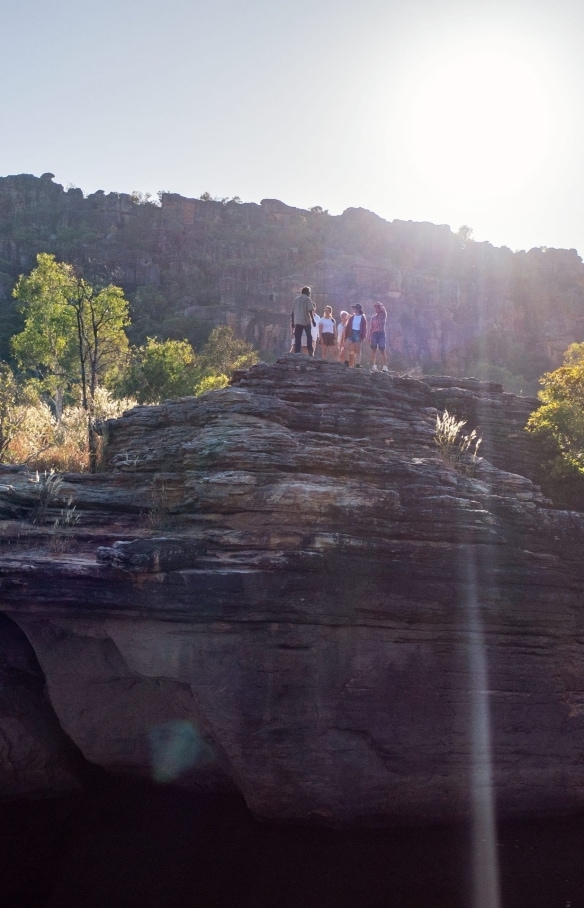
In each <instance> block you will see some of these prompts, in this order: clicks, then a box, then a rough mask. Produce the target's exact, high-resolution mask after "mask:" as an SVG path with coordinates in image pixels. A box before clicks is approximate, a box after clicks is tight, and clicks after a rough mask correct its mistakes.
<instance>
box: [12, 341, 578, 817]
mask: <svg viewBox="0 0 584 908" xmlns="http://www.w3.org/2000/svg"><path fill="white" fill-rule="evenodd" d="M533 405H534V402H533V401H530V400H529V399H526V398H517V397H514V396H513V395H509V394H504V393H503V392H502V391H501V388H500V386H497V385H488V384H481V383H479V382H474V381H467V382H459V383H456V382H453V381H452V380H449V379H443V378H437V377H434V378H432V379H428V380H427V381H424V382H423V381H416V380H413V379H409V378H400V377H398V376H397V375H385V374H376V375H369V374H364V373H360V372H358V371H356V370H347V369H344V368H343V367H342V366H340V365H337V364H331V363H323V362H321V361H317V360H309V359H308V358H305V357H294V356H290V357H284V358H283V359H281V360H280V361H278V362H277V363H276V364H274V365H271V366H267V365H263V364H260V365H258V366H256V367H254V368H252V369H251V370H249V371H248V372H245V373H241V374H238V375H236V376H235V378H234V383H233V385H232V386H231V387H229V388H227V389H225V390H222V391H216V392H212V393H209V394H207V395H204V396H203V397H201V398H198V399H190V398H189V399H183V400H180V401H175V402H167V403H165V404H164V405H162V406H159V407H141V408H136V409H134V410H132V411H130V412H128V413H127V414H125V415H124V416H123V417H122V418H121V419H119V420H117V421H115V422H112V423H110V424H109V425H108V426H107V427H106V435H107V449H106V464H105V466H106V472H103V473H101V474H98V475H96V476H88V475H83V476H81V475H73V474H68V475H67V476H66V477H65V480H64V482H63V484H62V486H61V487H60V489H59V492H58V495H59V501H52V502H49V503H48V505H47V507H46V508H45V510H44V511H43V512H42V518H39V516H38V515H39V488H38V483H34V482H31V481H30V479H31V477H29V476H28V475H27V473H26V472H25V471H24V470H19V469H15V468H12V469H8V468H4V469H3V470H2V472H1V474H0V514H1V515H2V517H3V519H4V521H3V523H2V524H1V527H2V536H1V539H2V542H3V543H4V547H3V555H2V558H1V560H0V609H1V610H2V612H3V613H4V615H5V616H7V617H6V619H5V620H6V621H9V623H10V626H11V628H13V635H18V634H19V633H20V634H21V635H22V634H24V635H25V638H26V640H25V639H24V638H23V637H22V636H21V642H22V644H23V646H24V645H25V643H26V641H28V642H29V643H30V644H32V647H33V648H34V653H35V654H36V659H38V663H39V665H40V669H41V670H42V672H43V673H44V676H45V678H46V691H47V695H48V704H47V703H46V702H45V705H46V708H47V709H48V710H49V712H50V713H51V716H52V719H51V721H55V719H54V717H55V716H56V717H57V719H58V724H59V726H60V729H61V730H62V733H63V735H64V736H66V738H68V739H69V741H70V742H73V743H74V745H75V746H76V747H77V748H78V749H79V750H80V751H81V753H82V755H83V756H84V757H85V759H86V760H88V761H90V762H92V763H97V764H99V765H101V766H103V767H105V768H107V769H111V770H123V771H126V772H131V773H137V774H149V775H153V776H154V777H155V778H158V779H162V780H174V781H176V782H177V783H179V784H184V785H187V784H190V785H198V786H205V787H207V788H218V787H234V788H237V789H238V790H240V791H241V792H242V793H243V794H244V796H245V798H246V800H247V802H248V804H249V806H250V807H251V809H252V810H253V811H254V812H256V813H257V814H258V815H259V816H262V817H266V818H278V819H312V820H319V821H325V822H331V823H344V822H353V823H355V822H362V821H366V822H395V821H397V820H400V819H408V820H411V819H423V820H443V819H451V818H454V817H460V816H465V815H467V814H468V812H469V810H470V804H471V800H472V797H473V795H472V794H471V789H473V788H474V796H475V797H476V787H477V786H478V787H479V788H481V787H482V788H486V787H487V783H488V780H489V778H492V783H493V788H494V793H495V797H496V799H497V803H498V805H499V807H500V809H501V810H502V811H503V812H507V813H512V812H518V811H529V812H538V811H544V810H548V811H558V810H564V809H572V810H577V809H581V808H582V806H583V804H584V775H583V771H582V764H581V747H582V736H583V734H584V697H583V693H582V691H583V690H584V659H583V656H584V653H583V647H582V639H581V638H582V629H583V620H582V596H583V592H584V572H583V569H582V558H581V552H582V542H583V540H584V516H582V515H580V514H576V513H571V512H566V511H557V510H554V509H553V508H552V507H551V505H550V503H549V502H548V501H547V500H546V499H544V498H543V496H542V495H541V494H540V492H539V490H538V488H537V486H535V485H534V484H533V483H532V481H531V480H530V478H528V477H529V476H530V475H532V470H533V469H534V468H535V464H536V463H537V457H536V452H535V451H534V449H532V447H531V445H532V442H531V440H530V438H529V437H528V436H526V435H525V434H524V433H523V426H524V424H525V420H526V418H527V415H528V413H529V411H530V409H531V407H532V406H533ZM444 408H448V409H449V410H450V411H455V412H458V413H459V414H460V415H465V416H467V417H468V419H469V423H468V425H469V428H470V427H472V426H473V425H474V424H476V421H477V420H479V421H480V425H481V427H482V434H483V436H484V451H485V456H484V458H483V459H482V460H480V462H479V463H478V464H476V465H474V466H473V465H471V464H469V463H468V462H467V463H466V464H465V463H463V464H462V465H460V467H459V468H458V469H453V468H452V467H451V466H449V465H448V464H447V463H445V461H444V460H443V459H442V457H441V456H440V453H439V450H438V448H437V446H436V444H435V442H434V425H435V414H436V411H437V410H439V411H441V410H443V409H444ZM521 474H523V475H521ZM71 499H72V500H73V501H74V503H75V506H76V508H77V511H79V512H80V513H81V515H82V516H81V520H80V523H79V524H78V526H77V527H76V528H75V530H73V531H69V530H68V529H67V526H66V520H65V521H63V520H62V522H61V529H60V530H58V531H56V532H55V531H54V530H52V529H51V528H50V524H51V522H52V519H53V518H54V517H55V516H56V515H59V514H61V516H62V512H63V510H65V511H66V508H67V504H66V502H67V501H68V500H71ZM69 506H70V505H69ZM35 509H36V510H35ZM35 514H36V515H37V522H36V523H32V522H31V517H33V516H34V515H35ZM43 521H44V523H43ZM69 532H72V533H74V538H73V539H70V538H69ZM17 681H18V679H16V680H14V682H13V684H14V689H16V688H17V687H18V684H17ZM23 721H25V720H23ZM4 723H5V720H4V719H2V720H0V729H2V728H3V727H4ZM33 726H34V730H31V736H33V737H34V736H35V735H36V739H37V740H39V741H41V743H40V744H39V745H38V747H39V749H42V747H44V743H43V742H44V741H45V739H46V736H45V737H44V738H43V733H42V729H41V730H39V725H38V723H36V724H35V723H33V722H32V720H30V721H29V727H30V728H31V729H32V728H33ZM45 750H46V748H45ZM46 762H47V764H48V763H49V762H50V761H49V758H48V757H47V760H46ZM4 764H5V766H6V767H7V768H6V772H7V773H8V772H9V767H10V765H11V755H10V752H9V750H6V751H5V753H4ZM21 782H22V788H23V789H24V788H25V787H26V785H25V783H26V779H25V776H24V775H22V776H21ZM50 785H51V781H50V778H48V777H47V782H46V786H47V787H48V786H50Z"/></svg>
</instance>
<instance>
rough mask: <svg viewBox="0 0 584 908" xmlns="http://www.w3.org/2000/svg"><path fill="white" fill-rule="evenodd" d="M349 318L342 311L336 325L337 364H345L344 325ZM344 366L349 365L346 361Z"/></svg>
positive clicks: (347, 314)
mask: <svg viewBox="0 0 584 908" xmlns="http://www.w3.org/2000/svg"><path fill="white" fill-rule="evenodd" d="M348 318H349V313H348V312H346V311H345V309H343V310H342V312H341V314H340V316H339V319H340V321H339V324H338V325H337V346H338V348H339V362H340V363H342V362H345V325H346V324H347V319H348ZM345 365H347V366H348V365H349V360H346V362H345Z"/></svg>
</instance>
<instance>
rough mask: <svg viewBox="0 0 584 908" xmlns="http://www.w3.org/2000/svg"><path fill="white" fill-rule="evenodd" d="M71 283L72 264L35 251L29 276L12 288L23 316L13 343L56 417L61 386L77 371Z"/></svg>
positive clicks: (19, 361)
mask: <svg viewBox="0 0 584 908" xmlns="http://www.w3.org/2000/svg"><path fill="white" fill-rule="evenodd" d="M74 284H75V276H74V272H73V268H72V267H71V265H67V264H65V263H64V262H56V261H55V257H54V256H53V255H48V254H46V253H40V255H38V256H37V267H36V268H35V269H34V270H33V271H32V272H31V273H30V275H28V277H26V276H24V275H21V276H20V277H19V279H18V281H17V284H16V287H15V288H14V290H13V296H14V297H15V298H16V300H17V301H18V303H19V309H20V310H21V312H23V314H24V316H25V321H24V329H23V330H22V331H21V332H20V334H16V335H15V336H14V337H13V338H12V349H13V351H14V354H15V355H16V359H17V361H18V363H19V365H20V366H21V368H23V369H29V370H30V371H31V372H32V373H33V375H34V376H35V378H37V379H38V380H39V383H40V387H41V390H42V391H44V392H46V393H48V394H49V395H50V396H51V397H52V398H53V401H54V405H55V412H56V415H57V419H58V420H59V419H60V418H61V413H62V411H63V398H64V395H65V392H66V390H67V389H68V388H69V387H70V385H71V383H72V382H73V381H74V380H76V379H77V377H78V368H77V357H76V352H77V351H76V343H75V313H74V311H73V309H72V308H71V307H70V306H69V304H68V297H69V294H70V293H71V289H72V287H73V286H74Z"/></svg>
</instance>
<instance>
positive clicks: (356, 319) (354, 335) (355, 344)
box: [345, 303, 367, 369]
mask: <svg viewBox="0 0 584 908" xmlns="http://www.w3.org/2000/svg"><path fill="white" fill-rule="evenodd" d="M351 309H352V310H353V315H351V317H350V318H349V319H347V324H346V325H345V351H346V352H345V355H347V354H348V355H349V368H350V369H360V368H361V347H362V346H363V341H364V340H365V338H366V337H367V319H366V317H365V315H364V314H363V306H362V305H361V303H353V305H352V306H351Z"/></svg>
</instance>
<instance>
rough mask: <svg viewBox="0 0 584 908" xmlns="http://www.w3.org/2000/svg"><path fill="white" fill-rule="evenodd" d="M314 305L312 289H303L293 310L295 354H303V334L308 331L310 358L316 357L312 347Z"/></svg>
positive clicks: (307, 340)
mask: <svg viewBox="0 0 584 908" xmlns="http://www.w3.org/2000/svg"><path fill="white" fill-rule="evenodd" d="M314 309H315V306H314V303H313V302H312V300H311V298H310V287H303V288H302V290H301V291H300V293H299V294H298V296H297V297H296V298H295V299H294V305H293V308H292V326H293V328H294V353H301V352H302V332H303V331H306V347H307V350H308V355H309V356H314V349H313V346H312V325H313V322H314Z"/></svg>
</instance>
